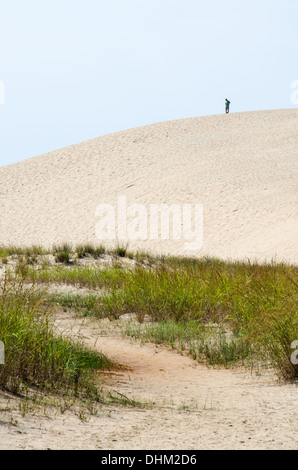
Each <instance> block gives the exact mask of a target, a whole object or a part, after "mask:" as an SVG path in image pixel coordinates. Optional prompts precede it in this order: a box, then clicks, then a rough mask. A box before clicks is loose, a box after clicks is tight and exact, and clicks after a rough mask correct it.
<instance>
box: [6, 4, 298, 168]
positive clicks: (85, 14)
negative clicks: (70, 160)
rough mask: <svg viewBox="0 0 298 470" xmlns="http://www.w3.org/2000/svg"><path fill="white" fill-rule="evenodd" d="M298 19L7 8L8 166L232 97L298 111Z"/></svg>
mask: <svg viewBox="0 0 298 470" xmlns="http://www.w3.org/2000/svg"><path fill="white" fill-rule="evenodd" d="M297 18H298V0H42V1H41V0H0V129H1V130H0V132H1V134H0V136H1V138H0V165H6V164H9V163H13V162H16V161H19V160H23V159H26V158H30V157H33V156H36V155H39V154H42V153H45V152H48V151H51V150H56V149H58V148H61V147H65V146H67V145H71V144H74V143H78V142H81V141H83V140H87V139H91V138H93V137H98V136H101V135H104V134H107V133H111V132H116V131H119V130H125V129H129V128H132V127H137V126H142V125H146V124H151V123H154V122H161V121H167V120H174V119H180V118H188V117H193V116H204V115H210V114H218V113H222V112H224V100H225V98H229V99H230V101H231V112H239V111H251V110H261V109H277V108H297V107H298V104H295V103H294V102H293V99H292V100H291V96H293V95H292V94H293V92H294V90H293V89H292V88H291V84H292V83H293V82H294V81H298V58H297V50H298V48H297V46H298V28H297ZM297 90H298V82H297ZM297 96H298V92H297ZM297 101H298V100H297Z"/></svg>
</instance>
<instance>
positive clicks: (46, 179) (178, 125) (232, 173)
mask: <svg viewBox="0 0 298 470" xmlns="http://www.w3.org/2000/svg"><path fill="white" fill-rule="evenodd" d="M297 123H298V109H287V110H273V111H256V112H246V113H235V114H230V115H225V114H223V115H215V116H208V117H199V118H190V119H181V120H177V121H169V122H163V123H158V124H153V125H148V126H145V127H140V128H136V129H130V130H127V131H123V132H117V133H115V134H109V135H106V136H103V137H99V138H95V139H92V140H89V141H86V142H82V143H79V144H75V145H71V146H69V147H66V148H63V149H60V150H57V151H54V152H50V153H47V154H44V155H41V156H37V157H34V158H31V159H29V160H24V161H22V162H19V163H16V164H13V165H8V166H5V167H2V168H0V207H1V218H0V243H4V244H17V245H29V244H42V245H45V246H50V245H52V244H54V243H58V242H64V241H69V242H72V243H74V244H75V243H79V242H86V241H89V242H93V243H99V242H100V240H98V238H97V236H96V227H97V224H98V222H99V221H102V220H103V218H102V216H101V218H100V216H99V213H98V212H96V208H97V207H98V206H99V205H101V204H104V203H105V204H109V205H110V207H113V208H114V210H115V221H116V222H117V220H118V219H117V217H118V215H119V214H118V202H119V197H122V198H123V197H124V196H125V197H126V205H127V207H129V206H130V205H131V204H142V207H144V208H146V210H147V215H148V218H147V224H148V226H149V223H150V205H152V204H154V205H155V204H167V205H168V206H170V205H171V204H177V205H178V206H176V207H180V208H181V214H182V208H183V207H184V206H183V204H188V205H190V206H189V207H192V208H195V205H197V204H198V205H202V207H203V216H204V219H203V222H204V223H203V230H204V231H203V246H202V248H196V249H195V250H189V249H187V250H186V249H185V246H186V245H185V241H186V240H185V239H184V238H183V235H184V231H183V227H182V226H181V237H180V239H179V237H178V239H176V240H175V239H174V237H173V234H172V232H171V230H170V232H169V237H168V239H165V240H162V239H161V238H160V237H161V235H159V236H158V238H157V239H155V240H154V239H150V231H149V230H148V236H147V238H146V237H145V239H143V240H132V239H131V237H129V235H127V239H128V242H129V247H130V248H131V249H137V248H140V249H145V250H147V251H153V252H158V253H161V252H162V253H171V254H176V255H178V254H179V255H182V254H183V255H186V256H201V255H211V256H217V257H222V258H232V259H245V258H249V259H252V260H256V259H257V260H260V261H263V260H271V259H275V260H284V261H287V262H292V263H297V261H298V213H297V212H298V137H297ZM138 207H140V206H138ZM193 213H194V212H193ZM136 214H137V213H136ZM138 214H139V215H140V213H138ZM120 216H121V214H120ZM122 216H123V214H122ZM123 220H124V219H123ZM142 221H144V218H143V219H142ZM129 222H131V219H130V220H129V218H128V216H127V223H129ZM134 222H136V218H134ZM142 223H143V222H142ZM192 223H193V226H192V228H193V230H194V233H195V231H196V226H195V220H194V218H193V219H192ZM117 229H118V226H117V227H116V237H115V240H113V241H112V242H111V243H114V244H115V243H117V234H118V231H117ZM119 241H120V242H121V243H124V241H123V240H119Z"/></svg>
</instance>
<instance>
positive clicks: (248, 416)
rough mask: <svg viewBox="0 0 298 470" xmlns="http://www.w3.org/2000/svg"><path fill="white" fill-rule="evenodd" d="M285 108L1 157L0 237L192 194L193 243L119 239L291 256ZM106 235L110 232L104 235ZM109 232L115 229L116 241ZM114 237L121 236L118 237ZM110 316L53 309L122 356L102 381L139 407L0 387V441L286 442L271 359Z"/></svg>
mask: <svg viewBox="0 0 298 470" xmlns="http://www.w3.org/2000/svg"><path fill="white" fill-rule="evenodd" d="M297 119H298V110H296V109H291V110H274V111H258V112H248V113H236V114H230V115H217V116H210V117H201V118H191V119H182V120H178V121H170V122H164V123H159V124H154V125H150V126H145V127H141V128H137V129H131V130H127V131H123V132H118V133H116V134H110V135H107V136H103V137H99V138H95V139H92V140H90V141H87V142H83V143H79V144H76V145H72V146H70V147H67V148H64V149H61V150H57V151H55V152H50V153H48V154H45V155H41V156H37V157H35V158H32V159H29V160H26V161H23V162H20V163H16V164H13V165H9V166H6V167H2V168H0V207H1V218H0V243H4V244H18V245H29V244H42V245H44V246H51V245H52V244H54V243H59V242H64V241H68V242H71V243H73V244H76V243H80V242H87V241H89V242H93V243H97V242H98V243H99V240H98V239H97V237H96V224H97V223H98V216H96V208H97V206H98V205H99V204H103V203H106V204H110V205H112V206H113V207H115V208H116V207H117V201H118V198H119V196H125V197H126V200H127V204H128V205H129V204H134V203H138V204H142V205H143V206H144V207H145V208H146V209H148V210H149V206H150V204H161V203H163V204H167V205H170V204H178V205H183V204H190V205H191V206H195V205H196V204H199V205H203V211H204V237H203V247H202V249H197V250H194V251H193V252H190V251H186V250H185V246H184V243H185V240H184V239H178V240H174V239H173V237H169V239H166V240H161V239H157V240H151V239H150V238H148V239H146V240H143V241H142V240H141V241H140V240H136V241H133V240H131V239H129V240H128V241H129V247H130V248H131V249H145V250H146V251H153V252H155V253H156V252H158V253H166V254H174V255H177V254H180V255H186V256H202V255H209V256H217V257H221V258H225V259H250V260H259V261H271V260H272V259H273V260H277V261H285V262H289V263H294V264H296V263H297V260H298V249H297V248H298V244H297V241H298V217H297V208H298V191H297V181H298V178H297V176H298V158H297V157H298V147H297ZM114 241H115V240H114ZM115 242H117V240H116V241H115ZM121 242H123V241H121ZM120 326H121V325H118V324H117V325H114V324H112V325H110V326H109V325H107V324H105V325H101V324H99V323H98V322H95V321H92V320H87V319H85V320H79V319H74V318H73V317H72V316H69V315H67V314H61V315H60V317H59V318H58V319H57V323H56V327H57V328H60V329H61V328H62V330H63V331H65V330H66V331H68V330H69V329H70V331H71V332H72V335H74V336H76V335H77V334H79V335H80V337H81V339H83V341H84V342H85V343H86V344H88V345H89V346H92V347H94V348H96V349H97V350H99V351H102V352H104V353H105V354H106V355H108V356H109V357H111V358H112V359H114V360H115V361H118V362H120V363H121V364H123V365H125V366H126V368H127V369H126V370H123V371H122V372H118V373H117V374H115V375H113V376H112V377H108V378H106V381H105V386H107V387H111V389H112V390H114V391H116V392H118V393H121V394H124V395H126V396H128V397H129V398H131V399H136V400H140V401H141V402H149V403H151V405H152V406H149V407H148V408H145V409H139V408H129V407H128V408H125V407H117V406H112V407H111V406H104V407H102V408H100V409H99V410H98V413H97V414H96V415H92V416H88V419H87V421H82V420H81V419H79V417H78V416H77V415H76V414H75V413H74V412H73V411H66V412H65V413H63V414H59V413H55V412H54V411H49V410H47V411H46V415H44V414H43V413H41V414H39V413H38V412H36V414H34V413H33V414H32V413H31V412H29V411H28V412H27V413H26V414H25V415H23V414H22V412H21V411H22V410H20V409H19V407H18V401H17V400H16V399H15V398H12V397H11V396H8V395H5V394H4V393H1V395H0V448H1V449H47V448H51V449H105V450H107V449H108V450H113V449H138V450H146V449H148V450H150V449H151V450H166V449H169V450H171V449H176V450H177V449H185V450H192V449H193V450H196V449H297V448H298V429H297V385H295V384H281V383H279V382H278V381H277V377H276V376H275V374H274V373H273V372H270V371H252V373H250V371H247V370H241V369H227V370H226V369H213V368H207V367H204V366H203V365H200V364H198V363H197V362H196V361H194V360H193V359H191V358H190V357H187V356H182V355H179V354H178V353H177V352H175V351H172V350H168V349H167V348H165V347H157V346H154V345H151V344H146V345H144V346H141V345H140V344H139V343H137V342H132V341H131V340H129V339H127V338H123V337H122V336H121V334H120Z"/></svg>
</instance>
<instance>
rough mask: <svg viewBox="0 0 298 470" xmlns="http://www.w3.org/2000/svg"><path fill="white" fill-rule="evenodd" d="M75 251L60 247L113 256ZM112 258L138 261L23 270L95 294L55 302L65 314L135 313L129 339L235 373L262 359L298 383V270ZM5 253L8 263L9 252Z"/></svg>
mask: <svg viewBox="0 0 298 470" xmlns="http://www.w3.org/2000/svg"><path fill="white" fill-rule="evenodd" d="M66 248H67V249H66ZM68 248H70V247H69V246H68V247H65V246H62V247H59V250H57V253H63V252H65V253H68V254H70V253H71V254H72V256H74V255H77V256H78V258H79V259H83V257H85V256H87V255H88V256H92V257H93V258H94V259H97V260H99V259H100V257H101V256H102V254H103V253H108V251H106V250H104V248H103V247H97V248H96V247H92V246H88V245H82V246H79V247H76V248H75V249H74V250H72V249H68ZM96 250H98V251H96ZM109 253H110V254H112V255H114V256H117V257H118V258H119V259H121V258H122V257H124V256H125V257H127V258H128V260H129V259H130V260H131V261H132V262H131V263H128V264H127V263H126V264H125V265H121V263H120V264H118V265H112V266H109V267H105V266H104V265H100V264H98V265H95V266H89V265H85V266H84V265H83V266H81V265H80V266H79V265H70V264H68V263H69V261H67V257H66V264H62V265H60V264H59V265H54V266H50V265H48V266H43V267H42V268H41V267H40V266H37V265H36V264H31V265H30V264H29V265H27V266H26V260H25V266H22V265H21V266H20V267H19V269H20V273H22V272H23V278H26V279H27V280H28V281H31V282H32V281H33V282H34V283H38V284H45V285H48V284H50V283H53V282H55V283H59V284H69V285H73V286H77V287H85V288H88V289H91V290H92V293H90V294H84V295H82V294H80V295H73V294H72V295H69V294H67V295H66V294H59V295H58V294H57V295H55V296H54V297H52V298H51V300H50V303H51V302H58V303H60V304H61V305H62V306H63V308H72V309H76V310H77V311H79V312H80V313H82V314H83V315H92V316H95V317H98V318H104V317H109V318H119V316H120V315H121V314H124V313H134V314H135V316H136V318H137V319H138V322H139V325H134V326H132V325H130V326H129V327H127V330H126V334H130V335H133V336H136V337H138V338H140V339H143V340H144V341H145V340H146V341H147V340H150V341H155V342H163V343H166V344H168V345H170V346H172V347H175V348H177V349H178V350H180V351H182V350H187V351H188V352H189V353H190V354H192V356H193V357H195V358H196V359H197V360H199V361H202V362H207V363H209V364H221V365H225V366H229V365H232V364H237V363H241V364H243V363H245V362H246V361H252V360H260V359H261V360H262V361H263V362H264V363H266V364H271V365H272V366H274V367H275V368H276V371H277V372H278V373H279V375H280V376H281V377H282V378H284V379H286V380H295V379H297V376H298V368H297V365H295V364H293V363H292V362H291V359H290V358H291V354H292V352H293V350H292V349H291V344H292V342H293V341H295V340H297V339H298V312H297V305H298V302H297V301H298V268H297V266H291V265H286V264H283V263H273V262H272V263H267V264H258V263H251V262H225V261H222V260H218V259H212V258H202V259H192V258H178V257H153V256H152V255H150V254H146V253H135V254H132V253H129V252H128V251H127V247H117V249H116V250H114V251H110V252H109ZM3 254H4V256H6V257H7V255H8V252H7V250H5V249H3ZM63 262H65V261H63ZM99 263H100V262H99ZM144 320H146V322H144ZM143 323H144V324H143ZM210 325H212V326H210Z"/></svg>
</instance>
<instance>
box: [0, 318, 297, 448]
mask: <svg viewBox="0 0 298 470" xmlns="http://www.w3.org/2000/svg"><path fill="white" fill-rule="evenodd" d="M117 323H118V324H119V325H120V324H121V321H119V322H116V325H115V322H112V323H111V324H110V325H109V324H108V323H105V326H104V327H102V326H100V324H99V322H98V321H95V320H90V319H84V320H82V319H81V320H79V319H74V318H73V317H71V316H70V315H69V314H61V315H60V316H59V322H58V323H57V325H59V330H60V331H64V332H66V333H70V332H71V334H72V335H73V336H77V335H78V336H79V337H80V338H81V339H83V340H84V342H85V343H86V344H88V345H89V346H91V347H93V348H96V349H98V350H99V351H104V352H105V353H106V354H107V355H108V356H109V357H110V358H112V359H114V360H116V361H120V363H122V364H123V365H125V366H126V367H127V368H128V370H126V371H125V370H123V371H122V372H121V371H120V372H117V374H116V375H115V376H114V377H113V378H112V380H108V381H107V382H106V385H105V386H109V387H110V388H111V390H112V391H113V393H114V395H115V392H119V393H121V394H124V395H125V396H127V397H129V398H131V399H137V400H140V401H141V402H142V403H149V404H151V406H149V407H148V408H145V409H140V408H130V407H119V406H103V407H102V408H99V409H97V414H96V415H93V416H89V415H88V413H86V412H84V413H85V414H86V417H87V418H88V419H87V421H84V422H82V421H81V420H80V419H79V417H78V416H76V415H75V414H74V413H73V411H67V412H65V413H64V414H62V415H61V414H60V413H59V411H58V412H56V413H55V412H54V411H52V412H51V410H49V409H46V410H45V415H44V413H43V409H42V408H41V411H39V410H38V408H37V407H35V408H34V409H35V415H34V414H33V415H32V413H31V412H30V411H28V412H27V413H26V415H25V416H22V415H21V413H20V410H18V408H17V409H15V407H16V403H15V400H11V399H8V398H5V396H3V394H0V449H47V448H51V449H74V450H78V449H95V450H96V449H104V450H117V449H120V450H132V449H136V450H167V449H169V450H182V449H183V450H196V449H198V450H201V449H204V450H208V449H233V450H236V449H239V450H244V449H245V450H251V449H266V450H269V449H271V450H274V449H284V450H288V449H292V450H297V449H298V428H297V385H295V384H279V383H278V382H277V381H276V377H275V376H274V375H273V374H271V373H269V371H268V372H264V371H263V372H262V373H261V375H258V374H255V372H256V371H253V374H252V375H251V373H250V371H243V370H239V369H214V368H207V367H204V366H202V365H200V364H198V363H197V362H196V361H194V360H193V359H191V358H189V357H186V356H181V355H179V354H177V353H176V352H174V351H169V350H167V349H166V348H164V347H160V346H158V347H157V346H154V345H152V344H146V345H144V346H143V347H141V346H140V345H139V344H138V343H135V342H132V341H130V339H128V338H122V336H121V334H120V332H119V326H117ZM40 413H41V414H40Z"/></svg>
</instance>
